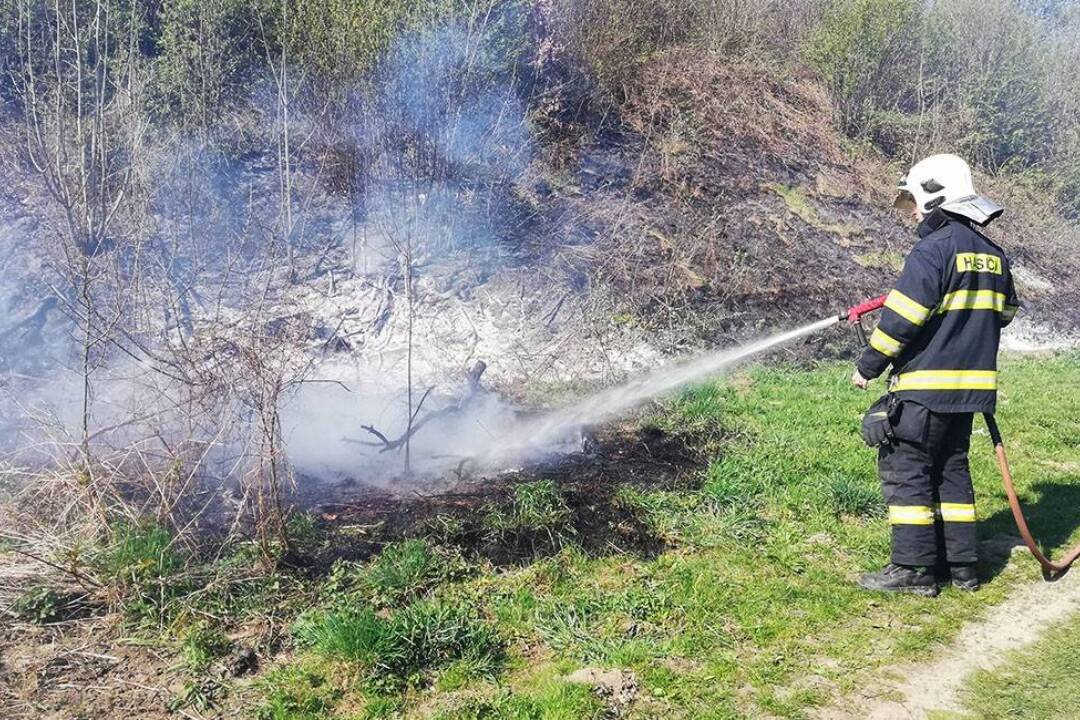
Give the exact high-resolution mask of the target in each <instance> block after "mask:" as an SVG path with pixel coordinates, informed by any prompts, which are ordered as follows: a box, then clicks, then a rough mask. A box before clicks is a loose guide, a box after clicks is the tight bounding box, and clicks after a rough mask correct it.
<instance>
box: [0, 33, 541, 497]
mask: <svg viewBox="0 0 1080 720" xmlns="http://www.w3.org/2000/svg"><path fill="white" fill-rule="evenodd" d="M473 20H475V19H473ZM508 28H509V29H510V30H513V29H514V28H517V29H518V30H520V28H521V24H520V23H515V22H510V21H506V19H505V18H504V19H500V21H499V22H496V23H492V24H491V25H490V26H489V25H487V24H483V23H480V24H476V23H473V22H469V23H466V22H460V23H450V24H448V25H446V26H444V27H442V28H440V29H439V30H438V31H434V32H432V31H428V32H425V33H422V34H413V35H408V36H406V37H404V38H402V39H401V40H399V41H398V42H397V44H396V45H395V47H394V48H393V49H392V50H391V51H390V52H389V53H388V54H387V57H386V58H385V59H384V61H382V62H381V63H380V65H379V69H378V73H377V77H376V80H375V82H374V83H372V87H375V88H378V90H377V91H371V90H359V89H358V90H357V91H356V92H355V94H354V96H353V97H351V98H350V99H349V101H348V102H347V103H346V105H345V106H346V107H347V108H348V112H347V113H346V116H345V117H344V119H340V118H339V119H338V121H337V122H336V123H334V124H333V126H328V125H327V123H325V122H324V120H325V118H324V117H323V116H321V115H320V114H319V112H318V110H319V109H318V108H313V107H312V106H311V105H310V104H305V98H306V94H307V93H308V92H309V87H308V86H307V85H306V84H305V83H308V82H309V81H312V79H311V78H305V76H304V75H303V74H302V73H301V72H299V71H294V72H290V70H291V69H290V68H288V67H286V65H285V64H284V63H283V64H282V65H280V66H276V67H275V68H274V72H273V73H272V74H271V75H270V76H269V77H267V78H265V79H264V80H263V81H261V82H259V83H255V84H253V86H252V87H253V89H252V92H251V96H250V98H249V99H248V106H247V107H246V108H241V109H240V110H239V111H238V112H237V113H236V117H234V118H228V120H229V121H232V122H241V121H244V122H248V123H249V124H248V125H247V126H246V134H244V135H243V137H244V138H245V140H244V142H245V143H246V146H245V147H242V148H234V149H233V150H234V151H235V152H231V154H224V153H222V151H221V148H220V147H219V146H216V145H215V144H214V143H213V141H212V139H210V140H208V139H207V138H193V137H189V136H182V135H170V134H168V133H161V134H160V135H158V136H156V137H155V141H154V143H151V144H150V145H149V149H148V150H147V152H146V153H145V156H144V157H140V158H139V163H140V165H139V167H138V168H137V170H136V171H133V174H135V175H137V176H138V178H140V179H141V182H142V184H141V185H139V187H138V189H139V190H141V191H143V192H144V194H143V195H139V194H138V193H135V192H132V193H131V195H130V200H129V202H130V204H131V205H132V206H135V205H138V204H140V203H141V205H140V206H139V207H132V208H131V209H130V211H129V212H127V213H126V217H125V220H126V221H127V222H126V224H124V225H122V226H121V225H117V226H116V227H115V229H114V230H113V231H112V235H114V236H115V240H111V241H110V243H109V244H108V245H107V246H99V247H98V248H96V249H95V252H93V253H87V254H86V255H85V257H74V258H73V257H72V255H71V252H70V247H69V246H67V245H65V244H64V243H62V242H59V241H57V240H56V237H58V236H60V235H62V227H63V221H64V218H63V213H62V212H61V209H60V208H58V207H57V206H56V204H55V203H50V202H49V196H48V192H46V190H45V189H44V188H42V187H40V186H39V185H38V184H37V183H36V181H35V178H34V176H33V174H32V172H31V170H30V168H28V167H26V166H21V167H19V166H17V167H14V168H9V171H10V172H13V173H16V176H17V180H18V185H17V187H19V188H25V189H26V190H27V191H26V193H25V194H24V195H23V196H21V197H20V196H18V193H12V194H11V195H10V196H9V197H8V198H7V202H6V203H5V204H4V207H3V213H4V220H5V226H4V232H3V233H2V238H0V243H2V244H3V248H2V250H3V256H4V262H5V273H4V276H3V285H2V287H0V301H2V302H3V305H4V308H5V311H6V312H5V314H4V316H3V318H0V337H3V339H4V343H3V347H2V348H0V363H2V368H3V372H4V377H3V396H4V399H3V404H2V406H0V428H2V435H0V445H2V447H3V449H4V450H5V451H6V452H7V453H8V458H9V459H10V461H11V462H13V463H15V464H24V463H29V464H37V463H47V462H51V461H56V462H64V461H74V460H78V459H79V453H80V450H81V448H80V446H81V445H82V444H84V443H85V444H86V446H87V449H88V450H90V451H91V452H92V453H93V454H94V455H95V456H97V457H99V458H102V457H104V456H106V455H108V456H114V455H115V454H117V453H126V452H128V451H130V450H131V449H132V448H138V456H139V459H140V463H142V464H144V465H148V466H149V467H147V468H144V469H152V468H153V467H154V466H156V465H163V466H164V465H168V464H169V463H173V462H176V461H178V460H179V461H183V462H187V463H191V462H196V463H198V464H199V466H200V467H201V468H203V469H204V470H205V471H206V472H207V473H208V474H210V475H212V476H216V477H219V478H220V477H222V476H227V475H228V474H230V473H237V472H246V471H247V469H248V468H249V467H250V466H251V465H252V464H253V463H255V462H256V458H255V456H256V455H258V454H259V452H260V451H261V450H260V447H261V445H260V441H259V439H258V437H259V435H260V433H263V434H265V433H266V432H267V428H269V430H268V432H270V433H271V434H280V435H281V437H282V439H283V441H284V442H285V446H284V453H285V455H286V456H287V457H288V459H289V461H290V462H291V463H292V464H293V465H294V467H295V469H296V470H298V471H299V472H300V473H301V474H303V475H304V476H305V477H326V476H332V475H341V474H349V475H351V476H354V477H356V476H358V477H363V478H365V479H367V480H370V481H373V482H375V481H378V480H379V479H383V480H385V479H386V478H388V477H390V476H392V475H400V474H401V467H400V460H398V459H395V460H393V461H391V458H392V457H394V456H395V455H397V454H398V453H386V452H379V450H380V449H385V448H379V447H369V446H367V445H364V444H363V443H364V442H367V441H369V440H371V439H373V438H374V437H375V435H373V434H372V433H370V432H367V431H365V430H363V429H362V428H363V426H364V425H368V426H371V427H373V428H379V430H380V432H381V433H386V434H387V435H390V436H393V437H397V436H400V434H401V433H402V432H404V431H405V428H406V427H407V426H408V425H409V422H410V420H409V418H410V417H411V416H413V415H415V416H416V417H414V418H413V419H414V421H417V422H419V421H422V420H423V419H424V418H425V416H426V415H427V414H428V413H436V414H440V411H441V410H445V408H446V404H447V402H453V401H454V397H455V393H457V392H459V390H460V384H461V383H460V376H461V375H462V373H463V372H464V371H465V370H467V369H468V367H469V366H470V365H471V364H472V363H473V362H475V360H476V359H477V357H478V356H479V354H480V353H490V354H491V355H493V356H497V355H498V352H499V345H500V342H501V341H500V340H499V339H498V337H497V334H498V333H497V330H496V329H495V328H494V327H493V326H492V324H491V323H488V326H487V327H486V328H484V329H483V330H482V331H477V330H476V328H475V324H476V323H478V322H479V323H484V322H485V320H483V319H479V320H475V319H473V318H470V317H468V308H469V304H470V302H471V301H472V298H471V297H470V293H471V292H472V291H473V290H474V289H475V288H476V287H477V286H478V285H480V284H482V283H483V282H484V281H486V280H487V279H488V278H490V277H491V276H492V275H493V274H495V273H497V272H498V271H499V269H500V267H502V266H503V264H504V263H505V261H506V258H507V257H508V256H509V254H508V253H507V252H506V251H505V249H503V248H500V243H505V242H507V241H509V242H511V243H512V242H513V241H514V238H513V237H512V236H511V234H512V233H513V232H514V229H515V228H518V227H520V226H521V223H522V222H527V218H524V219H523V213H522V210H521V207H520V203H519V201H518V200H517V199H516V198H515V194H516V188H515V184H516V183H518V182H519V181H520V178H521V176H522V174H523V173H524V172H525V170H526V168H527V166H528V164H529V162H530V159H531V152H532V147H533V142H532V137H531V134H532V131H531V129H530V126H529V123H528V120H527V118H526V113H525V103H524V102H523V101H522V99H521V97H520V95H521V93H522V92H526V91H527V88H526V85H527V81H526V80H523V78H524V77H525V76H527V74H528V72H529V69H528V68H529V66H528V61H529V58H528V57H527V53H526V54H521V53H518V54H517V55H514V54H511V55H503V56H497V55H495V54H493V53H492V52H491V48H492V45H493V43H497V42H503V43H505V42H508V41H509V42H510V45H512V46H514V47H521V48H526V50H527V47H528V43H527V42H525V41H526V40H527V38H513V37H506V36H505V34H506V33H507V32H508V31H509V30H508ZM523 52H524V51H523ZM290 78H291V79H290ZM10 119H17V118H10ZM230 157H231V158H232V159H230ZM72 264H76V265H78V264H82V266H83V267H84V268H85V267H86V266H90V265H93V266H94V267H93V270H92V271H91V272H92V273H94V280H95V282H94V284H93V287H92V288H89V289H88V290H86V295H87V297H85V298H80V297H78V296H79V293H80V292H81V291H82V290H84V289H86V288H81V287H79V285H78V283H76V282H73V281H72V278H73V272H72V269H71V267H70V265H72ZM85 285H87V286H89V285H90V283H89V282H87V283H85ZM451 302H452V304H453V307H452V308H451V307H449V305H450V303H451ZM499 302H500V299H499V298H495V299H494V300H493V301H492V304H498V303H499ZM450 315H455V316H460V317H455V318H454V320H453V321H451V322H448V321H447V318H448V317H449V316H450ZM462 324H470V325H473V331H472V333H471V334H466V333H463V332H462V331H461V325H462ZM481 335H483V336H484V338H483V340H481V339H480V336H481ZM91 336H92V337H91ZM483 345H486V347H484V346H483ZM496 359H499V358H496ZM506 365H507V366H509V365H510V363H509V362H507V363H506ZM410 388H411V389H412V392H411V393H410ZM410 395H411V399H410ZM425 395H426V397H425ZM422 398H423V403H424V407H420V402H421V399H422ZM268 406H271V407H270V408H269V409H268ZM268 412H269V414H270V415H271V416H272V417H271V418H270V420H269V424H267V421H266V418H267V413H268ZM279 415H280V416H279ZM513 415H514V410H513V408H512V407H511V406H510V405H508V404H506V403H504V402H503V401H501V400H499V399H498V398H497V397H496V396H495V395H492V394H487V393H485V394H484V396H483V397H482V398H477V399H476V400H475V402H473V403H470V407H469V408H468V409H467V411H465V410H464V409H463V411H462V413H460V414H459V416H454V415H453V414H451V413H445V412H444V413H441V415H440V417H441V419H440V420H439V422H438V423H432V424H431V426H430V427H428V428H425V432H424V433H423V434H418V435H417V437H416V438H415V440H414V441H413V442H411V443H410V444H411V445H412V447H410V455H411V458H412V462H413V465H414V467H415V468H416V469H417V470H428V469H431V468H433V467H434V466H435V461H437V460H439V461H441V460H442V458H444V457H446V456H448V455H450V454H456V455H462V454H469V453H472V452H475V449H476V447H477V446H478V445H479V444H480V441H479V440H476V439H475V434H476V433H477V432H479V433H480V434H481V436H482V433H483V431H482V430H480V429H481V428H483V427H485V426H490V427H497V426H501V425H505V424H506V423H507V422H509V420H510V419H511V418H512V417H513ZM260 424H262V425H263V426H264V427H262V428H261V429H260V427H259V426H260ZM84 426H85V427H84ZM450 448H454V452H453V453H449V449H450ZM391 468H393V469H391Z"/></svg>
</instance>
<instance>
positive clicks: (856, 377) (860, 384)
mask: <svg viewBox="0 0 1080 720" xmlns="http://www.w3.org/2000/svg"><path fill="white" fill-rule="evenodd" d="M869 382H870V381H869V380H867V379H866V378H864V377H863V376H862V375H860V374H859V371H858V370H855V372H854V373H852V375H851V384H852V385H854V386H855V387H857V388H859V389H860V390H865V389H866V385H867V383H869Z"/></svg>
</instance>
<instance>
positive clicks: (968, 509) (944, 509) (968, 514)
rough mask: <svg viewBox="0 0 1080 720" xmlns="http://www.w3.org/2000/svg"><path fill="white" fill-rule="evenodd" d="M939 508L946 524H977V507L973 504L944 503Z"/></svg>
mask: <svg viewBox="0 0 1080 720" xmlns="http://www.w3.org/2000/svg"><path fill="white" fill-rule="evenodd" d="M938 508H939V512H940V514H941V519H942V520H944V521H945V522H975V506H974V505H972V504H971V503H947V502H943V503H940V504H939V505H938Z"/></svg>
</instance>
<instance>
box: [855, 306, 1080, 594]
mask: <svg viewBox="0 0 1080 720" xmlns="http://www.w3.org/2000/svg"><path fill="white" fill-rule="evenodd" d="M887 297H888V296H887V295H882V296H880V297H876V298H873V299H871V300H867V301H865V302H862V303H859V304H858V305H853V306H852V307H850V308H848V309H847V311H845V312H844V313H842V314H841V315H840V319H841V320H847V321H848V323H849V324H851V325H853V326H855V328H856V330H857V331H858V333H859V339H860V340H861V341H862V344H863V345H866V331H865V330H864V329H863V326H862V317H863V316H864V315H867V314H869V313H872V312H874V311H875V310H880V309H881V307H882V306H884V305H885V300H886V298H887ZM983 419H984V420H985V421H986V428H987V430H988V431H989V432H990V442H991V443H993V446H994V454H995V455H996V456H997V465H998V470H999V471H1000V472H1001V481H1002V484H1003V485H1004V486H1005V495H1006V496H1007V497H1008V499H1009V509H1010V510H1012V516H1013V520H1014V521H1015V522H1016V529H1017V530H1019V531H1020V537H1021V538H1023V540H1024V544H1025V545H1027V548H1028V550H1030V551H1031V554H1032V555H1034V556H1035V559H1036V560H1038V561H1039V565H1041V566H1042V571H1043V577H1044V578H1046V579H1047V580H1054V579H1057V578H1058V577H1060V576H1061V575H1062V574H1064V573H1065V572H1066V571H1067V570H1068V569H1069V567H1070V566H1071V565H1072V564H1073V562H1075V560H1076V559H1077V558H1078V557H1080V545H1078V546H1076V547H1074V548H1073V549H1072V550H1070V551H1069V552H1068V553H1066V554H1065V556H1064V557H1062V558H1061V559H1059V560H1057V561H1056V562H1055V561H1053V560H1051V559H1050V558H1048V557H1047V556H1046V555H1045V554H1044V553H1043V551H1042V550H1041V549H1040V547H1039V543H1038V542H1036V540H1035V536H1034V535H1033V534H1032V532H1031V528H1029V527H1028V523H1027V519H1026V518H1025V517H1024V509H1023V507H1022V506H1021V505H1020V498H1019V497H1018V496H1017V494H1016V487H1015V486H1014V485H1013V478H1012V471H1011V470H1010V469H1009V458H1008V456H1007V455H1006V454H1005V441H1004V440H1003V439H1002V437H1001V429H1000V428H999V427H998V424H997V420H996V419H995V418H994V414H993V413H983Z"/></svg>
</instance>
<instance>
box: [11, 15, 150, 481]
mask: <svg viewBox="0 0 1080 720" xmlns="http://www.w3.org/2000/svg"><path fill="white" fill-rule="evenodd" d="M15 17H16V21H17V25H18V32H19V44H18V59H17V63H16V68H17V73H16V78H15V92H16V97H17V100H18V102H19V109H20V112H21V117H22V124H21V130H20V134H21V138H20V140H21V154H22V160H23V161H24V163H25V165H26V166H28V167H29V168H31V169H32V170H33V171H35V172H36V174H37V176H38V177H39V178H40V179H41V181H42V184H43V186H44V188H45V189H46V191H47V195H48V197H49V198H50V199H51V200H52V201H53V203H54V206H55V208H56V209H57V210H58V211H59V212H58V213H57V215H58V218H59V221H58V222H57V223H56V225H55V228H56V240H57V248H58V253H57V257H55V258H54V260H55V269H56V270H57V272H58V275H59V276H60V278H61V281H62V284H60V285H59V286H58V287H56V288H55V292H56V293H57V296H58V298H59V299H60V301H61V306H62V307H63V309H64V310H65V311H66V312H67V313H68V315H69V316H70V317H71V318H72V320H73V321H74V325H75V327H76V328H77V334H78V344H79V347H80V355H81V357H80V372H81V375H82V412H81V427H80V443H79V447H80V455H81V461H82V464H83V466H84V468H85V469H86V471H87V472H90V471H91V466H92V463H91V446H90V437H91V433H92V431H91V424H92V404H93V381H94V373H95V371H96V369H97V367H98V364H99V361H100V356H101V355H102V354H103V353H104V351H105V349H106V347H107V346H108V345H109V343H110V341H111V339H112V338H114V337H115V335H116V332H117V328H118V326H119V325H120V324H121V323H122V322H123V319H124V317H125V315H126V312H127V309H128V304H127V302H126V299H125V298H126V294H125V293H124V292H122V291H120V290H119V287H118V285H120V284H123V282H124V281H125V278H129V277H131V276H132V274H133V273H134V269H135V268H137V266H138V263H139V261H140V257H139V252H140V246H139V237H138V233H131V234H128V233H125V229H124V227H123V222H122V218H123V217H124V216H125V215H128V216H130V215H133V214H135V212H137V207H138V198H136V197H135V195H136V194H137V190H138V188H137V185H138V166H139V162H140V160H141V157H142V152H143V147H144V142H145V138H146V133H147V128H148V120H147V114H146V113H145V111H144V108H143V103H144V87H143V86H144V81H145V77H144V70H143V62H142V60H141V58H140V55H139V52H138V47H137V43H138V34H139V27H138V23H137V20H136V18H135V14H132V13H126V12H125V11H124V8H123V7H121V3H120V2H118V0H95V1H94V2H71V3H61V1H60V0H53V1H52V2H51V3H47V2H40V1H37V0H19V2H18V5H17V7H16V13H15Z"/></svg>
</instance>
